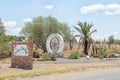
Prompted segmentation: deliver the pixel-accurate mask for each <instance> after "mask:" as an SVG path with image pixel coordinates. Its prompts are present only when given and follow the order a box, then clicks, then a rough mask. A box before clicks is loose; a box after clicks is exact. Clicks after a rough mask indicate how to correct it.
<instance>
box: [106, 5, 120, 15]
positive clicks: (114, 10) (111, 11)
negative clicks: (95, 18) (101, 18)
mask: <svg viewBox="0 0 120 80" xmlns="http://www.w3.org/2000/svg"><path fill="white" fill-rule="evenodd" d="M105 14H106V15H115V14H120V5H118V4H109V5H106V11H105Z"/></svg>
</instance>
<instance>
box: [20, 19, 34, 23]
mask: <svg viewBox="0 0 120 80" xmlns="http://www.w3.org/2000/svg"><path fill="white" fill-rule="evenodd" d="M31 21H32V19H31V18H25V19H23V20H22V22H24V23H26V22H31Z"/></svg>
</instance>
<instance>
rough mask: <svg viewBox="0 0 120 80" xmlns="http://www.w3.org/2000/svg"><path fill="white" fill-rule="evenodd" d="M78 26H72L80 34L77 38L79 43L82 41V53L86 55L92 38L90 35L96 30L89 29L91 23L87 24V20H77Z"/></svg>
mask: <svg viewBox="0 0 120 80" xmlns="http://www.w3.org/2000/svg"><path fill="white" fill-rule="evenodd" d="M78 26H79V28H78V27H74V28H75V29H76V30H77V31H78V32H79V33H80V35H78V36H80V39H79V44H80V41H82V43H83V46H84V53H85V54H86V55H88V49H89V47H90V44H91V42H92V38H91V37H90V36H91V34H92V33H94V32H96V31H97V30H93V31H90V29H91V28H92V26H93V24H92V23H91V24H88V23H87V22H84V23H82V22H78Z"/></svg>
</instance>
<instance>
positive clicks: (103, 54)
mask: <svg viewBox="0 0 120 80" xmlns="http://www.w3.org/2000/svg"><path fill="white" fill-rule="evenodd" d="M106 56H107V52H106V51H103V50H100V51H99V58H100V59H103V58H105V57H106Z"/></svg>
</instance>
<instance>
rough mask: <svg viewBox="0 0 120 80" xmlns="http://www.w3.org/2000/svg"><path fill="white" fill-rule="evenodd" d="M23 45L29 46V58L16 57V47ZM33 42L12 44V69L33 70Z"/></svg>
mask: <svg viewBox="0 0 120 80" xmlns="http://www.w3.org/2000/svg"><path fill="white" fill-rule="evenodd" d="M19 44H20V45H21V44H25V45H27V46H28V51H29V54H28V56H15V55H14V45H19ZM32 51H33V42H32V41H29V42H15V41H13V42H12V61H11V67H12V68H22V69H32V68H33V62H32V59H33V54H32Z"/></svg>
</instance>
